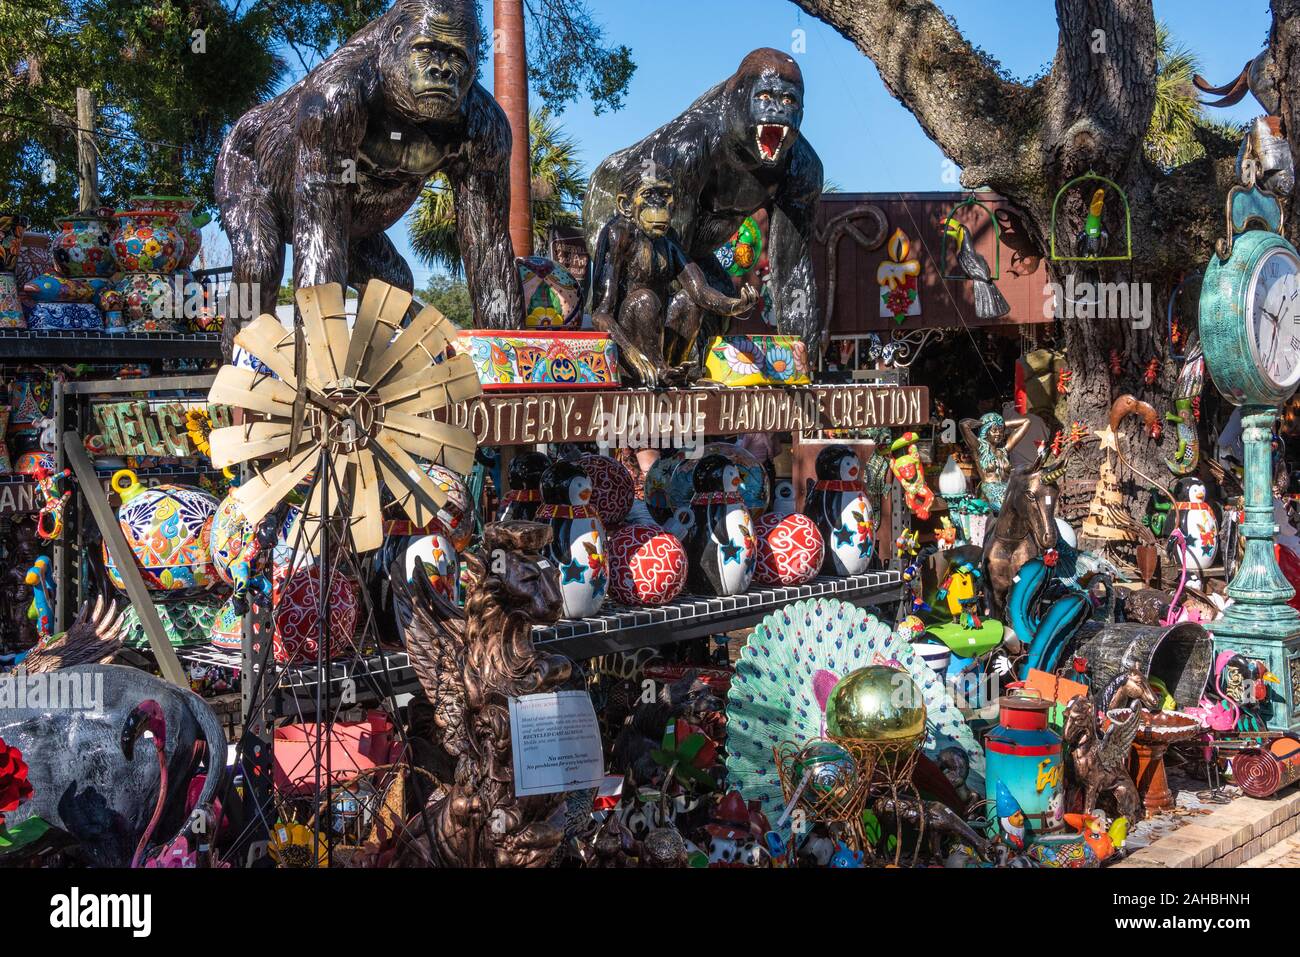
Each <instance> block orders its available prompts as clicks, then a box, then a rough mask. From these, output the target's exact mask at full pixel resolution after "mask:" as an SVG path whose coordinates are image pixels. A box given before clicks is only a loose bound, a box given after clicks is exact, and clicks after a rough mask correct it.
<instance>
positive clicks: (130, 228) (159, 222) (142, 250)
mask: <svg viewBox="0 0 1300 957" xmlns="http://www.w3.org/2000/svg"><path fill="white" fill-rule="evenodd" d="M113 218H114V219H116V220H117V230H116V231H115V232H114V233H113V253H114V255H116V256H117V264H118V268H119V269H121V270H122V271H123V272H143V273H174V272H175V271H176V270H177V269H178V268H179V267H180V262H181V256H182V255H183V254H184V252H185V243H184V240H183V239H182V238H181V231H180V229H179V228H177V225H176V220H177V215H176V213H173V212H169V211H168V210H165V209H141V210H126V211H123V212H120V213H114V214H113Z"/></svg>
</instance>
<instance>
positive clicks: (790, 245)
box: [583, 49, 825, 357]
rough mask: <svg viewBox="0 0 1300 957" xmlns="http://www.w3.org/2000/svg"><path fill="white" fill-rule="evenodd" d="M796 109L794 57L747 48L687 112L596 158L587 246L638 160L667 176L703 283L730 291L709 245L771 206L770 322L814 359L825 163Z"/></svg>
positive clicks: (682, 235)
mask: <svg viewBox="0 0 1300 957" xmlns="http://www.w3.org/2000/svg"><path fill="white" fill-rule="evenodd" d="M803 109H804V88H803V73H802V72H801V71H800V70H799V65H798V64H797V63H795V61H794V59H793V58H792V57H790V56H787V55H786V54H784V53H782V52H781V51H779V50H772V49H762V50H755V51H754V52H752V53H750V54H749V55H748V56H746V57H745V59H744V60H742V61H741V64H740V67H739V68H738V69H737V70H736V72H735V74H734V75H733V76H731V77H730V78H729V79H727V80H724V81H723V82H722V83H719V84H718V85H717V86H715V87H714V88H713V89H711V90H709V92H707V93H705V94H704V95H703V96H701V97H700V98H699V99H698V100H696V101H695V102H694V103H693V104H691V106H690V108H689V109H687V110H686V112H685V113H683V114H681V115H680V116H678V117H677V118H676V119H674V120H671V121H670V122H668V123H667V124H666V125H664V126H661V127H660V128H659V129H657V130H655V132H653V133H651V134H650V135H649V136H647V137H646V138H645V139H643V140H642V141H641V142H640V143H637V144H636V145H635V146H629V147H628V148H627V149H625V150H620V151H619V152H617V153H615V154H613V155H612V156H609V157H607V158H606V159H605V161H604V162H603V163H601V164H600V167H599V168H598V169H597V170H596V173H595V175H594V176H592V178H591V184H590V186H589V187H588V190H587V199H586V203H585V205H584V207H583V222H584V224H585V229H586V231H587V246H588V248H589V249H591V250H595V249H597V248H598V246H599V239H600V232H601V230H602V229H603V228H604V227H605V225H606V224H607V223H608V222H609V221H610V219H611V218H612V217H613V216H614V215H615V212H616V208H615V201H616V199H617V196H618V193H619V190H620V184H621V183H623V182H624V181H625V178H626V177H627V176H628V175H629V174H630V173H632V172H633V171H635V170H636V169H637V168H640V169H642V170H643V171H647V172H649V173H651V174H652V175H653V176H654V177H655V178H658V179H662V180H665V181H667V182H669V183H671V185H672V187H673V189H674V193H675V198H676V205H675V207H674V209H673V214H672V225H673V229H674V231H675V232H676V234H677V236H678V237H679V239H680V242H681V246H682V248H683V249H684V250H685V252H686V254H687V256H689V257H690V258H691V259H692V260H694V261H695V262H696V263H697V264H698V265H699V266H700V268H701V269H702V270H703V271H704V274H705V276H706V277H708V280H709V283H710V285H713V286H715V287H716V288H718V289H719V290H720V291H723V292H726V293H727V294H728V295H735V289H734V287H733V285H732V283H731V280H730V278H729V277H728V276H727V274H726V272H725V271H724V270H723V269H722V267H721V265H720V264H719V263H718V261H717V259H716V258H715V257H714V255H713V252H714V250H715V249H717V248H718V247H719V246H721V245H723V244H724V243H725V242H727V240H729V239H730V238H731V236H732V234H733V233H735V231H736V230H737V229H738V228H739V227H740V224H741V223H742V222H743V221H744V219H745V217H746V216H748V215H750V214H751V213H753V212H754V211H756V210H757V209H759V208H760V207H763V206H767V205H769V204H770V205H771V211H772V215H771V235H770V236H769V237H768V250H769V260H770V262H771V269H772V271H771V276H770V279H769V287H770V288H771V290H772V300H773V307H774V310H775V315H776V321H777V328H778V329H780V330H781V331H782V332H788V333H792V334H795V335H798V336H801V337H803V339H804V341H805V342H807V343H808V347H809V353H810V355H811V356H814V357H815V356H816V355H817V351H818V350H819V349H820V347H821V345H822V338H823V336H824V332H825V331H824V330H823V329H822V324H821V311H820V310H819V309H818V308H817V290H816V287H815V285H814V282H813V269H812V258H811V253H810V249H811V242H812V228H813V216H814V215H815V214H816V212H817V201H818V199H819V198H820V197H821V191H822V164H821V160H820V159H818V158H817V154H816V152H814V150H813V148H812V146H810V145H809V144H808V141H807V140H805V139H804V138H803V136H802V135H801V134H800V132H799V126H800V124H801V123H802V122H803ZM665 166H666V167H667V168H666V169H665V168H664V167H665ZM726 321H727V320H725V319H721V318H719V317H713V318H712V322H711V323H710V322H709V321H708V320H706V328H705V329H703V330H702V331H701V339H703V340H705V341H707V339H708V338H709V336H710V335H716V334H717V333H718V332H719V331H721V329H722V328H723V327H724V326H725V323H726ZM710 324H711V325H712V328H711V329H710V328H708V325H710Z"/></svg>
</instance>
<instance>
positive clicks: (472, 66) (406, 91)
mask: <svg viewBox="0 0 1300 957" xmlns="http://www.w3.org/2000/svg"><path fill="white" fill-rule="evenodd" d="M389 36H390V40H391V42H390V44H389V46H388V48H387V49H386V50H385V53H384V63H383V70H384V85H385V92H386V93H387V98H388V101H389V104H390V105H391V106H392V108H393V109H395V110H396V111H397V112H399V113H401V114H402V115H404V116H406V117H407V118H408V119H410V120H412V121H413V122H417V123H419V122H445V121H448V120H452V119H455V118H457V117H458V116H459V115H460V112H461V106H462V104H463V103H464V101H465V95H466V94H467V93H468V92H469V89H470V87H471V86H472V85H473V83H474V77H475V74H476V72H477V70H478V52H477V50H478V21H477V19H476V18H475V16H474V10H473V5H472V4H462V3H457V2H455V0H441V2H436V3H433V4H430V9H428V10H427V12H426V13H425V15H424V16H423V17H422V18H420V19H419V20H414V19H408V20H399V21H398V23H397V24H396V25H395V26H394V27H393V28H392V32H391V33H390V35H389Z"/></svg>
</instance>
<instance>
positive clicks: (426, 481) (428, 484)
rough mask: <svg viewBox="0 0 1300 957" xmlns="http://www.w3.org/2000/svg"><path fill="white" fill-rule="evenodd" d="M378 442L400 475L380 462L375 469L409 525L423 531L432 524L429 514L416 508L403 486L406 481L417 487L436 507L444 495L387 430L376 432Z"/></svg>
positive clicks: (406, 488) (439, 504) (442, 503)
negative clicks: (407, 519)
mask: <svg viewBox="0 0 1300 957" xmlns="http://www.w3.org/2000/svg"><path fill="white" fill-rule="evenodd" d="M378 443H379V445H380V446H381V447H382V448H383V450H384V451H385V452H386V453H387V454H388V456H389V458H391V459H392V460H393V462H394V464H396V466H397V467H398V468H399V469H401V474H398V473H397V472H394V471H393V469H392V468H391V467H390V466H389V464H388V463H387V462H385V461H384V460H383V459H380V460H379V469H380V471H381V472H382V473H383V476H384V482H385V483H386V484H387V485H388V491H389V492H390V493H392V496H393V498H395V499H397V504H398V505H400V506H401V507H402V511H404V512H405V513H406V517H407V518H409V519H410V520H411V524H413V525H415V526H417V527H420V528H423V527H424V526H425V525H428V524H429V523H430V522H431V521H433V519H434V516H433V515H431V514H429V512H428V510H427V509H424V508H421V507H420V503H419V502H417V501H416V499H415V496H414V495H412V494H411V490H410V489H409V488H408V487H407V482H408V481H409V482H410V484H412V485H416V486H419V488H420V490H421V491H423V492H424V493H425V494H426V495H427V496H428V497H429V498H431V499H432V500H433V501H434V504H436V505H437V506H438V507H439V508H442V506H444V505H446V504H447V493H446V492H444V491H443V490H442V489H441V488H439V487H438V485H437V483H435V482H434V481H433V479H431V478H429V476H428V475H426V474H425V472H424V469H422V468H420V466H419V465H417V464H416V462H415V459H413V458H411V456H410V455H408V454H407V452H406V450H405V449H404V448H402V447H401V446H400V445H398V444H397V440H396V439H395V438H394V437H393V436H392V435H390V434H389V433H388V432H387V431H383V432H380V433H379V437H378ZM403 479H406V481H403Z"/></svg>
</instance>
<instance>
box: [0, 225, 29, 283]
mask: <svg viewBox="0 0 1300 957" xmlns="http://www.w3.org/2000/svg"><path fill="white" fill-rule="evenodd" d="M26 229H27V220H26V219H24V218H23V217H22V216H11V215H4V216H0V272H13V271H14V270H15V268H17V265H18V253H19V250H21V249H22V245H23V233H24V232H25V231H26Z"/></svg>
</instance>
